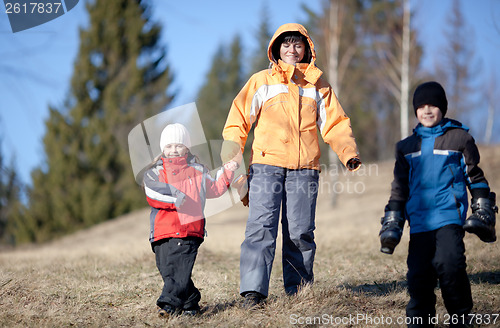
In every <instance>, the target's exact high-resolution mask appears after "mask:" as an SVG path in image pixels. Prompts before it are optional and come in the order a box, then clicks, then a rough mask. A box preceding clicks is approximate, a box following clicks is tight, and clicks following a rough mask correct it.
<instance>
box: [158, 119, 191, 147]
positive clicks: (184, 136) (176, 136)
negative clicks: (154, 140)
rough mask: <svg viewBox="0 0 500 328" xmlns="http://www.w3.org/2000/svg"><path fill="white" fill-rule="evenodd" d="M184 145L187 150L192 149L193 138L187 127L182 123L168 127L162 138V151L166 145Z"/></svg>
mask: <svg viewBox="0 0 500 328" xmlns="http://www.w3.org/2000/svg"><path fill="white" fill-rule="evenodd" d="M169 144H183V145H184V146H186V147H187V148H191V138H190V137H189V132H188V130H187V129H186V127H185V126H184V125H182V124H180V123H175V124H169V125H167V126H166V127H165V128H164V129H163V131H162V132H161V136H160V150H161V151H163V148H165V146H166V145H169Z"/></svg>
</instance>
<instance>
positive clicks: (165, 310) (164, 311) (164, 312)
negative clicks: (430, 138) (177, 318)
mask: <svg viewBox="0 0 500 328" xmlns="http://www.w3.org/2000/svg"><path fill="white" fill-rule="evenodd" d="M176 314H177V313H176V309H175V307H173V306H172V305H170V304H165V305H164V306H163V307H160V309H159V310H158V317H160V318H168V317H170V316H174V315H176Z"/></svg>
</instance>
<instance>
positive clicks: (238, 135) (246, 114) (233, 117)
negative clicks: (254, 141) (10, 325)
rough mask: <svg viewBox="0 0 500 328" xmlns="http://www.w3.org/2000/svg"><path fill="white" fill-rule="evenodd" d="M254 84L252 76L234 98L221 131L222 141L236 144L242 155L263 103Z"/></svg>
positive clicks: (254, 80)
mask: <svg viewBox="0 0 500 328" xmlns="http://www.w3.org/2000/svg"><path fill="white" fill-rule="evenodd" d="M256 84H257V83H256V78H255V77H254V76H252V77H251V78H250V79H249V80H248V82H247V83H246V84H245V85H244V86H243V88H242V89H241V91H240V92H239V93H238V95H237V96H236V98H234V100H233V103H232V105H231V109H230V110H229V114H228V116H227V120H226V124H225V126H224V130H223V131H222V137H223V138H224V140H231V141H234V142H236V143H238V144H239V145H240V148H241V152H242V153H243V151H244V147H245V143H246V141H247V138H248V133H249V132H250V129H251V128H252V124H253V123H254V122H255V120H256V119H257V116H258V115H259V112H260V108H261V106H262V102H263V98H262V97H261V96H260V93H259V92H257V91H258V90H257V85H256ZM264 87H265V86H264Z"/></svg>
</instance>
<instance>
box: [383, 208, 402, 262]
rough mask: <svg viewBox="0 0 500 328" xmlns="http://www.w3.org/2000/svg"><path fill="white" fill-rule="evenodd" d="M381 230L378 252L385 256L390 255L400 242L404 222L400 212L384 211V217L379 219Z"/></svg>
mask: <svg viewBox="0 0 500 328" xmlns="http://www.w3.org/2000/svg"><path fill="white" fill-rule="evenodd" d="M380 223H381V224H382V229H380V233H379V236H380V245H381V247H380V251H381V252H382V253H385V254H392V253H393V252H394V249H395V248H396V246H397V245H398V244H399V242H400V241H401V236H402V235H403V227H404V224H405V220H404V219H403V217H402V215H401V212H400V211H386V212H385V216H384V217H383V218H381V219H380Z"/></svg>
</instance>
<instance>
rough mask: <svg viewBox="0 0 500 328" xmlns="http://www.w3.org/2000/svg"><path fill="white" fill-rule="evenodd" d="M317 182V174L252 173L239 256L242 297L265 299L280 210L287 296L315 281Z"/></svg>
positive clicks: (259, 167) (255, 169)
mask: <svg viewBox="0 0 500 328" xmlns="http://www.w3.org/2000/svg"><path fill="white" fill-rule="evenodd" d="M318 180H319V172H318V171H317V170H310V169H301V170H289V169H285V168H282V167H276V166H271V165H264V164H253V165H252V166H251V167H250V176H249V184H250V188H249V208H250V211H249V216H248V221H247V225H246V231H245V240H244V241H243V243H242V244H241V256H240V294H241V295H245V293H247V292H250V291H256V292H259V293H260V294H262V295H264V296H266V297H267V295H268V291H269V280H270V277H271V269H272V266H273V261H274V255H275V249H276V238H277V236H278V225H279V214H280V209H281V210H282V218H281V223H282V234H283V247H282V261H283V281H284V287H285V291H286V293H287V294H295V293H296V292H297V289H298V287H299V286H300V285H302V284H306V283H311V282H312V281H313V262H314V255H315V253H316V244H315V242H314V229H315V211H316V199H317V196H318Z"/></svg>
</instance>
